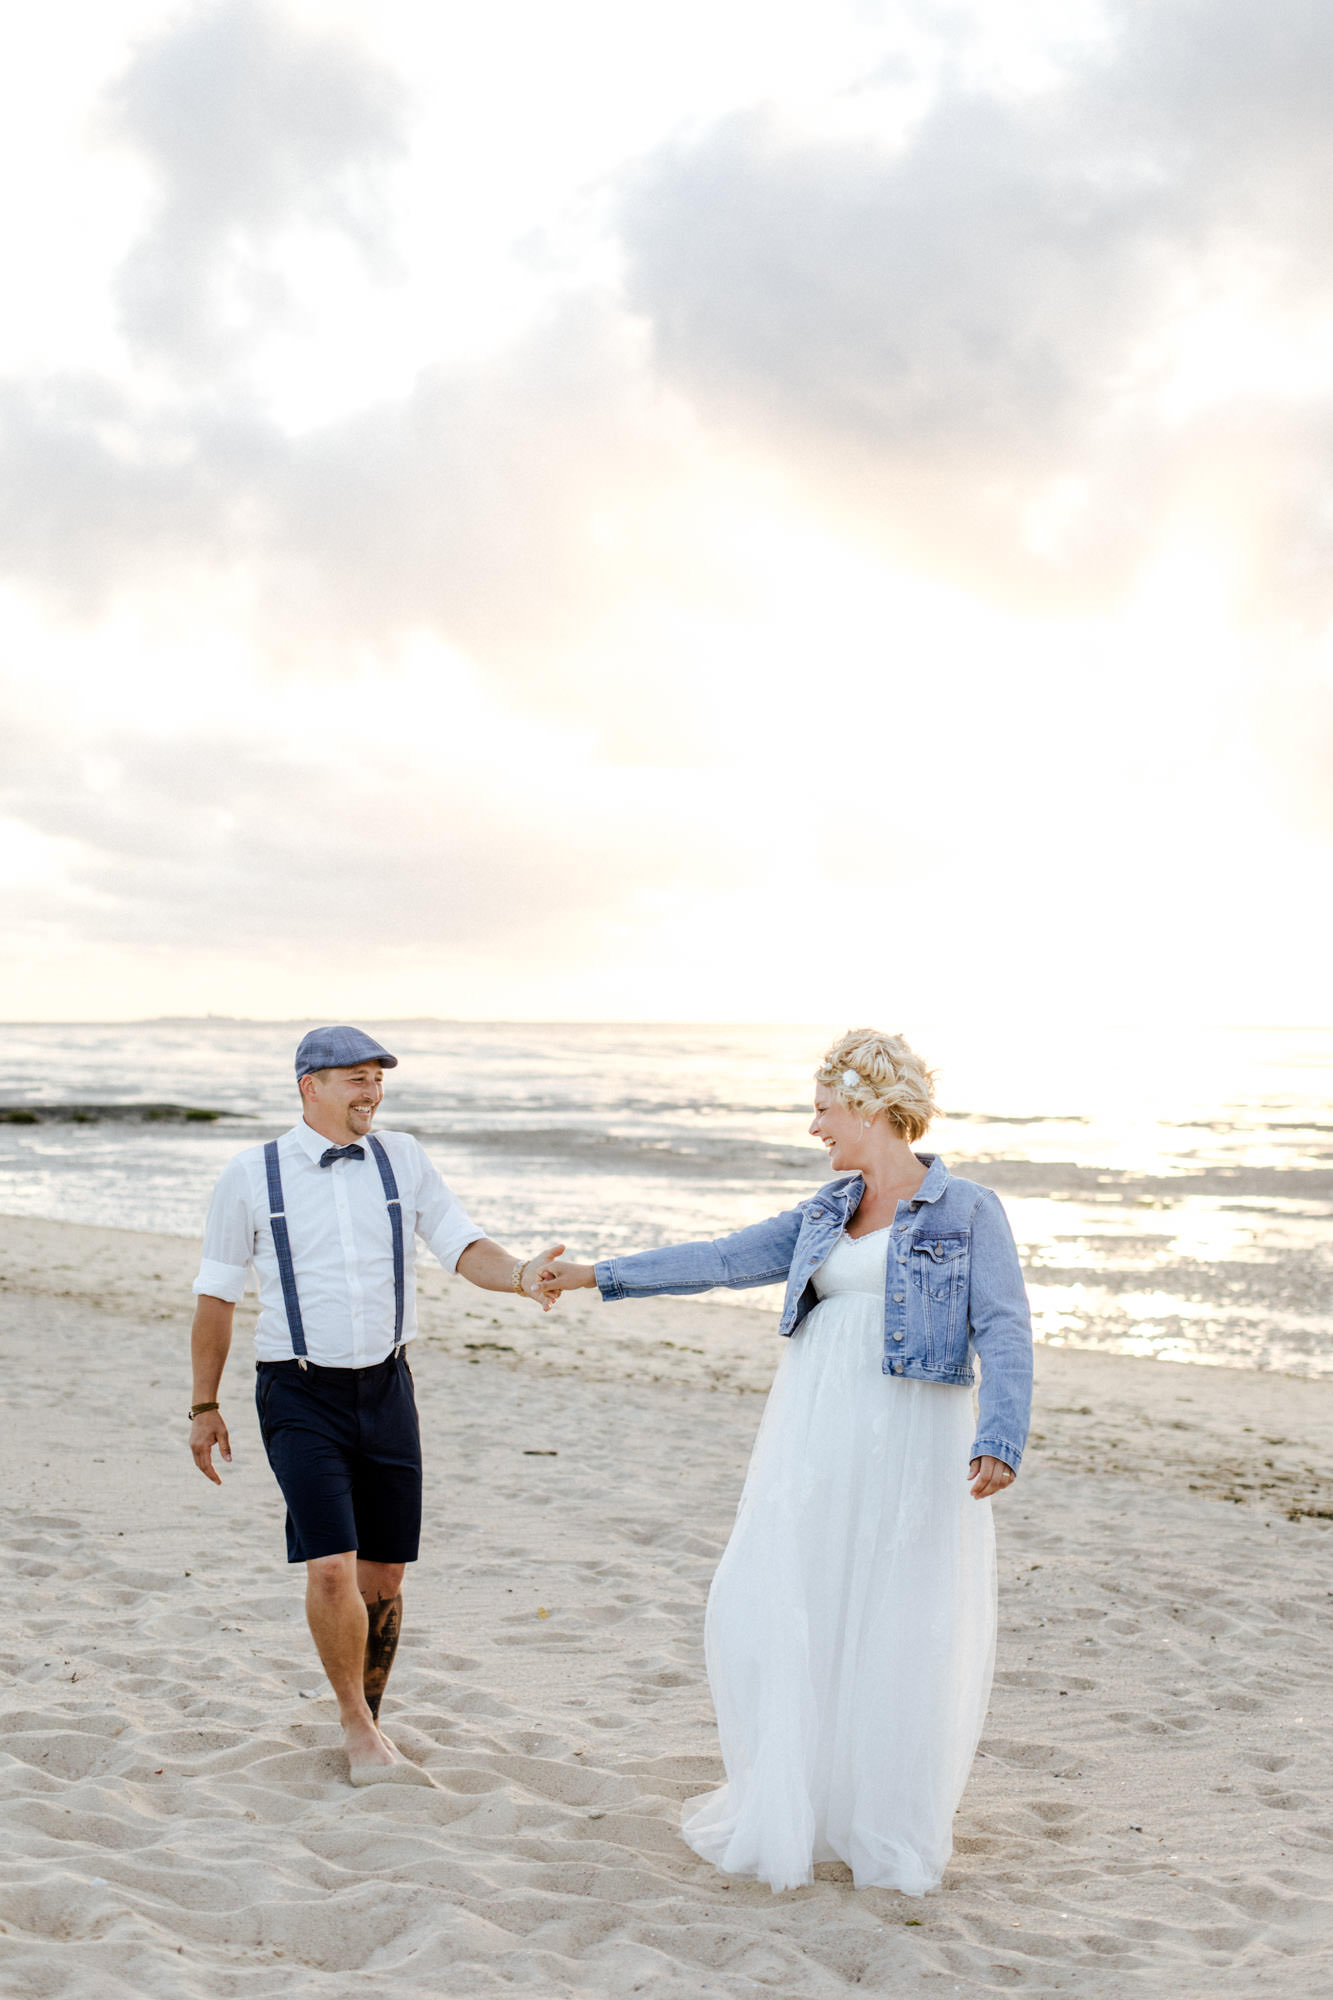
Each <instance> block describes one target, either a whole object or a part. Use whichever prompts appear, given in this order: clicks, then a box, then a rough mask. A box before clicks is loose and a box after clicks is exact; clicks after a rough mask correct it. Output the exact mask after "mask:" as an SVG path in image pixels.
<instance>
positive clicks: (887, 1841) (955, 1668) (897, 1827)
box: [682, 1229, 995, 1895]
mask: <svg viewBox="0 0 1333 2000" xmlns="http://www.w3.org/2000/svg"><path fill="white" fill-rule="evenodd" d="M888 1244H889V1235H888V1232H887V1231H886V1230H882V1229H881V1230H876V1231H875V1232H874V1233H873V1234H871V1235H868V1236H862V1237H859V1238H855V1239H853V1238H852V1237H849V1236H846V1235H844V1236H841V1237H840V1238H839V1239H838V1242H837V1243H836V1244H835V1246H834V1248H833V1250H832V1251H831V1252H830V1254H829V1256H828V1258H827V1259H826V1261H825V1263H824V1264H823V1266H822V1267H821V1268H820V1270H819V1271H817V1272H816V1274H815V1288H816V1290H817V1291H818V1293H819V1304H818V1305H817V1306H816V1307H815V1309H814V1310H813V1312H811V1313H810V1314H809V1316H808V1318H807V1319H806V1320H805V1322H804V1323H803V1325H802V1326H801V1327H800V1329H799V1330H798V1331H797V1333H796V1334H795V1335H794V1336H793V1338H792V1339H791V1341H790V1342H788V1343H784V1348H785V1351H784V1353H783V1356H782V1359H781V1361H780V1363H779V1366H778V1372H777V1377H776V1379H775V1381H774V1384H773V1388H772V1392H771V1394H770V1395H769V1399H768V1406H767V1408H766V1410H765V1412H764V1418H763V1422H762V1424H761V1425H760V1428H759V1435H758V1438H757V1439H756V1441H755V1447H754V1453H753V1456H752V1457H751V1460H750V1469H749V1472H748V1474H747V1476H746V1481H745V1490H744V1492H743V1493H742V1495H741V1502H740V1507H739V1510H738V1512H737V1515H736V1525H735V1528H734V1529H733V1531H732V1536H731V1540H730V1541H729V1542H728V1544H727V1548H726V1552H725V1554H724V1555H723V1557H722V1561H721V1563H720V1564H719V1566H718V1571H717V1575H716V1576H715V1577H714V1579H713V1587H712V1589H711V1591H710V1592H709V1597H708V1614H707V1620H706V1624H705V1631H704V1643H705V1650H706V1653H707V1658H708V1679H709V1683H710V1686H711V1688H712V1692H713V1701H714V1705H715V1706H716V1709H717V1726H718V1735H719V1738H720V1740H721V1747H722V1758H723V1762H724V1764H725V1766H726V1772H727V1782H726V1784H725V1785H723V1786H722V1788H721V1789H720V1790H719V1791H716V1792H709V1793H707V1794H706V1795H705V1796H703V1797H702V1798H696V1799H691V1800H689V1801H688V1802H687V1804H686V1806H685V1809H684V1816H683V1823H682V1830H683V1832H684V1835H685V1838H686V1840H687V1841H688V1842H689V1844H690V1846H691V1847H692V1848H693V1849H694V1850H695V1852H696V1853H697V1854H700V1855H702V1856H703V1858H704V1860H705V1861H711V1862H713V1863H714V1865H715V1866H716V1867H718V1868H721V1869H724V1870H726V1872H727V1873H729V1874H734V1875H752V1876H757V1877H758V1878H759V1880H760V1881H763V1882H767V1883H768V1884H769V1886H770V1887H771V1888H773V1889H775V1890H776V1889H790V1888H794V1887H796V1885H797V1884H799V1883H802V1882H809V1881H810V1880H811V1879H812V1869H813V1864H814V1863H815V1862H816V1861H832V1860H835V1859H836V1860H841V1861H845V1862H846V1863H847V1865H848V1867H849V1868H850V1869H851V1870H852V1874H853V1877H854V1880H855V1882H856V1885H857V1887H858V1888H864V1887H867V1886H869V1885H870V1884H872V1883H873V1884H878V1885H881V1886H884V1887H887V1888H893V1889H900V1890H903V1891H905V1892H906V1893H907V1894H908V1895H920V1894H922V1893H924V1892H925V1891H926V1890H927V1889H932V1888H934V1887H935V1886H936V1885H937V1884H938V1882H939V1880H940V1877H941V1876H942V1875H943V1873H944V1870H945V1867H946V1865H947V1864H948V1860H949V1856H950V1854H951V1852H952V1848H953V1815H954V1811H955V1808H956V1807H957V1804H958V1801H959V1798H960V1797H961V1795H962V1790H963V1786H964V1784H965V1783H966V1782H967V1774H968V1771H969V1769H970V1768H971V1764H972V1758H973V1756H974V1754H975V1751H976V1746H977V1739H978V1737H979V1736H980V1734H981V1726H982V1723H983V1721H984V1719H985V1715H986V1705H987V1702H988V1700H989V1698H990V1683H991V1671H992V1667H993V1664H994V1657H995V1540H994V1531H993V1528H992V1523H991V1509H990V1502H989V1501H987V1500H983V1501H977V1500H974V1499H973V1498H972V1496H971V1494H970V1493H969V1491H968V1486H967V1465H968V1447H969V1445H970V1444H971V1442H972V1436H973V1429H972V1424H973V1417H972V1398H971V1396H970V1395H969V1394H968V1392H967V1391H966V1390H965V1389H961V1388H956V1387H953V1386H950V1385H949V1384H946V1383H939V1382H913V1381H909V1380H907V1379H906V1378H905V1377H902V1376H897V1375H885V1374H884V1373H883V1367H882V1364H883V1358H884V1268H885V1258H886V1256H887V1253H888Z"/></svg>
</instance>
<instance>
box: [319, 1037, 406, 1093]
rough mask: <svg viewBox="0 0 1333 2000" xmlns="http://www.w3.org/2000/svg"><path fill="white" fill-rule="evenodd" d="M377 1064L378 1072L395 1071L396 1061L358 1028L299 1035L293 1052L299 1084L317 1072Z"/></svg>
mask: <svg viewBox="0 0 1333 2000" xmlns="http://www.w3.org/2000/svg"><path fill="white" fill-rule="evenodd" d="M364 1062H377V1063H378V1064H379V1065H380V1067H381V1069H397V1067H398V1058H397V1056H391V1055H390V1054H389V1051H388V1050H387V1049H382V1048H381V1047H380V1045H379V1043H378V1042H377V1041H375V1040H373V1039H372V1037H371V1036H370V1035H367V1034H366V1033H365V1032H364V1030H362V1029H361V1028H346V1027H342V1028H312V1029H311V1030H310V1033H309V1034H308V1035H302V1037H301V1041H300V1046H299V1047H298V1048H297V1051H296V1076H297V1081H298V1082H299V1081H300V1079H301V1078H302V1077H303V1076H309V1075H310V1073H311V1071H312V1070H316V1069H351V1068H353V1067H354V1065H355V1064H357V1063H364Z"/></svg>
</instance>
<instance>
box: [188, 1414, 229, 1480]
mask: <svg viewBox="0 0 1333 2000" xmlns="http://www.w3.org/2000/svg"><path fill="white" fill-rule="evenodd" d="M214 1445H216V1446H217V1448H218V1450H219V1451H220V1452H221V1454H222V1456H223V1458H225V1459H226V1461H227V1464H228V1465H230V1464H231V1439H230V1438H229V1437H228V1436H227V1426H226V1425H225V1424H224V1423H223V1421H222V1412H221V1410H205V1411H204V1412H203V1414H202V1415H201V1416H197V1417H193V1418H191V1420H190V1455H191V1457H192V1458H193V1459H194V1462H195V1464H196V1465H197V1466H198V1467H199V1470H200V1471H201V1472H202V1473H203V1475H204V1478H205V1479H211V1480H212V1482H213V1484H214V1485H215V1486H221V1484H222V1478H221V1475H220V1474H219V1473H218V1472H217V1471H216V1470H215V1468H214V1465H213V1447H214Z"/></svg>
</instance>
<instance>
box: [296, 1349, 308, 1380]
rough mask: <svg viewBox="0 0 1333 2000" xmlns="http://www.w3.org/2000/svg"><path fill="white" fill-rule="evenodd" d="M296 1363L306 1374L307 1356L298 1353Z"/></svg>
mask: <svg viewBox="0 0 1333 2000" xmlns="http://www.w3.org/2000/svg"><path fill="white" fill-rule="evenodd" d="M296 1365H297V1367H298V1368H299V1369H300V1371H301V1373H302V1374H303V1375H304V1374H305V1372H306V1358H305V1356H304V1354H298V1355H297V1357H296Z"/></svg>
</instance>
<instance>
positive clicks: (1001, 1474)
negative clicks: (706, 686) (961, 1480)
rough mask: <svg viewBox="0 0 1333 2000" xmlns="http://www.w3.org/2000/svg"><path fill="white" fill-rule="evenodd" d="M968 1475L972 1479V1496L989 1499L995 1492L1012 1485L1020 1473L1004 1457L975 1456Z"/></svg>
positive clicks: (975, 1498)
mask: <svg viewBox="0 0 1333 2000" xmlns="http://www.w3.org/2000/svg"><path fill="white" fill-rule="evenodd" d="M967 1476H968V1478H969V1479H970V1480H971V1481H972V1498H973V1499H974V1500H989V1499H990V1497H991V1495H992V1494H993V1493H1003V1492H1004V1491H1005V1489H1006V1488H1007V1487H1010V1486H1012V1485H1013V1483H1014V1481H1015V1479H1017V1477H1018V1474H1017V1473H1016V1472H1012V1471H1011V1470H1010V1468H1009V1467H1008V1466H1007V1465H1006V1464H1005V1462H1004V1460H1003V1459H1002V1458H974V1459H973V1461H972V1463H971V1465H969V1466H968V1468H967Z"/></svg>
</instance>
